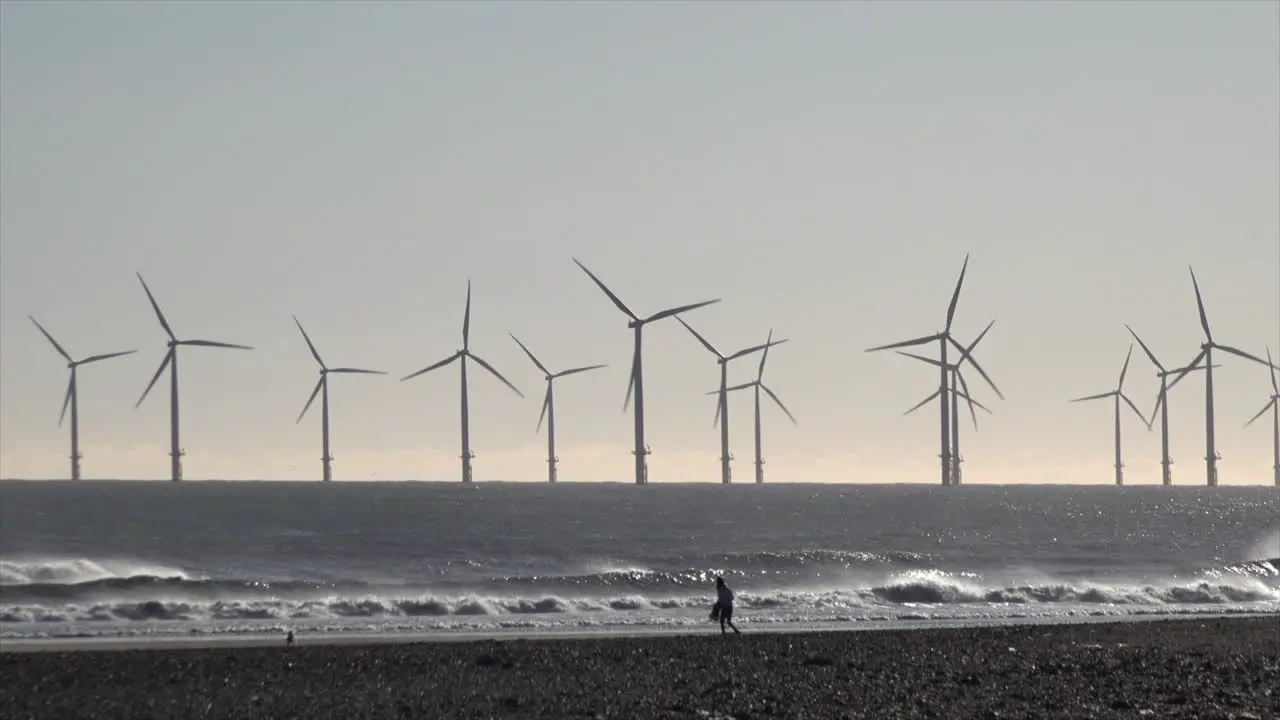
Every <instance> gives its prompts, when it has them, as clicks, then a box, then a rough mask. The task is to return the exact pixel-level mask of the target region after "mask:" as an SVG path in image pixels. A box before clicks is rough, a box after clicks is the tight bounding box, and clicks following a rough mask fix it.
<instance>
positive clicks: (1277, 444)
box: [1244, 348, 1280, 487]
mask: <svg viewBox="0 0 1280 720" xmlns="http://www.w3.org/2000/svg"><path fill="white" fill-rule="evenodd" d="M1267 364H1268V365H1269V366H1270V367H1269V368H1268V370H1270V372H1271V391H1272V393H1273V394H1272V396H1271V399H1270V400H1268V401H1267V404H1266V405H1264V406H1262V409H1261V410H1259V411H1258V414H1257V415H1254V416H1253V417H1252V418H1250V419H1249V422H1247V423H1245V424H1244V426H1245V427H1249V426H1250V425H1252V424H1253V421H1254V420H1257V419H1258V418H1260V417H1262V414H1263V413H1265V412H1266V411H1268V410H1270V411H1271V452H1272V455H1273V456H1274V460H1275V464H1274V465H1273V466H1272V467H1274V468H1275V473H1276V478H1275V479H1276V487H1280V383H1277V381H1276V367H1275V364H1274V363H1272V362H1271V348H1267Z"/></svg>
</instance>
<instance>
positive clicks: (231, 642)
mask: <svg viewBox="0 0 1280 720" xmlns="http://www.w3.org/2000/svg"><path fill="white" fill-rule="evenodd" d="M1261 618H1275V621H1276V624H1277V627H1278V628H1280V612H1275V611H1273V612H1268V611H1258V612H1221V613H1194V614H1181V615H1180V614H1158V613H1153V614H1134V615H1128V616H1115V615H1077V616H1061V617H1052V618H1048V617H1006V618H984V619H981V620H977V619H974V618H938V619H930V620H889V621H841V622H830V623H763V624H758V623H752V622H751V621H750V620H749V619H748V620H747V622H746V624H741V625H740V627H741V628H742V629H743V630H744V631H745V632H747V633H750V634H753V635H756V634H767V635H813V634H827V633H835V634H839V633H883V632H929V631H935V630H974V629H984V628H1006V627H1027V626H1032V627H1056V626H1061V625H1066V626H1074V625H1127V624H1139V623H1152V622H1195V621H1205V620H1253V619H1261ZM739 623H742V620H739ZM713 625H714V624H713V623H710V622H707V623H700V624H696V625H682V626H654V627H645V626H633V627H626V626H608V627H602V628H599V629H564V630H523V629H521V630H430V631H421V632H412V631H411V632H385V633H379V632H368V631H363V630H354V631H349V632H344V631H318V632H306V631H301V630H300V631H297V632H296V634H295V639H294V640H295V646H376V645H417V644H435V643H440V644H451V643H478V642H519V641H528V642H540V641H576V640H609V639H619V640H627V639H631V640H635V639H644V638H661V637H686V636H689V637H696V636H699V635H703V634H706V633H707V632H708V630H709V629H711V628H712V627H713ZM717 627H718V626H717ZM283 645H284V632H275V631H262V632H254V631H250V632H228V633H218V634H205V633H192V634H172V635H154V636H141V637H140V636H136V635H135V636H117V635H105V636H94V637H86V636H75V637H52V638H35V637H32V638H25V637H24V638H0V656H3V655H6V654H13V653H23V654H25V653H49V652H75V653H79V652H122V651H152V650H212V649H240V648H264V647H265V648H270V647H283Z"/></svg>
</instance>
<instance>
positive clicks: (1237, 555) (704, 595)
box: [0, 481, 1280, 642]
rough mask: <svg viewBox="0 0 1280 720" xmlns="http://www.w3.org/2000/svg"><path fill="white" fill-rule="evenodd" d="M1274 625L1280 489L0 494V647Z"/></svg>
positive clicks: (0, 489) (232, 487) (27, 487)
mask: <svg viewBox="0 0 1280 720" xmlns="http://www.w3.org/2000/svg"><path fill="white" fill-rule="evenodd" d="M717 576H723V577H724V578H725V580H726V581H727V582H728V584H729V585H730V586H731V587H732V588H733V589H734V591H735V592H736V594H737V600H736V609H735V621H736V622H737V623H738V624H739V626H740V627H742V628H743V630H744V631H749V630H751V629H815V628H831V629H835V628H853V629H858V628H871V627H901V626H923V625H929V626H937V625H947V624H962V625H963V624H967V625H973V624H993V623H994V624H999V623H1010V622H1061V621H1068V622H1071V621H1090V620H1101V619H1138V618H1150V617H1170V616H1189V615H1204V616H1207V615H1228V614H1259V613H1269V614H1280V490H1277V489H1276V488H1269V487H1251V488H1243V487H1239V488H1236V487H1218V488H1203V487H1200V488H1196V487H1172V488H1164V487H1125V488H1116V487H1109V486H1094V487H1081V486H982V485H967V486H961V487H953V488H943V487H934V486H928V485H910V484H904V485H818V484H790V483H787V484H783V483H777V484H765V485H754V484H738V485H730V486H722V485H718V484H717V485H712V484H652V485H647V486H643V487H637V486H634V485H631V484H623V483H616V484H614V483H598V484H587V483H562V484H558V485H549V484H532V483H476V484H472V485H462V484H461V483H420V482H379V483H375V482H349V483H343V482H335V483H327V484H322V483H300V482H292V483H289V482H245V481H237V482H230V481H228V482H207V481H195V482H183V483H168V482H141V481H82V482H74V483H73V482H62V481H58V482H54V481H4V482H0V640H5V641H9V642H12V641H15V640H31V641H46V642H47V641H50V640H51V639H57V638H78V639H84V638H127V639H129V640H130V641H131V642H145V641H148V640H152V639H155V640H162V639H172V638H178V637H183V638H190V637H192V636H196V637H204V638H211V639H212V638H218V637H223V638H235V637H244V636H264V635H271V634H276V633H284V632H286V631H289V630H293V631H295V632H297V633H304V634H305V633H313V634H323V635H327V636H332V635H339V636H343V635H345V636H350V637H358V636H368V635H410V636H441V637H444V636H449V635H474V634H487V635H500V636H502V635H522V634H523V635H530V634H536V635H539V636H545V635H548V634H550V635H554V634H556V633H579V634H580V633H614V634H636V633H645V632H664V631H695V630H700V631H706V632H712V631H714V632H718V631H719V630H718V627H715V626H713V625H712V623H711V622H710V620H709V618H708V614H709V611H710V606H711V603H712V602H713V599H714V596H715V590H714V586H713V583H714V579H715V578H716V577H717Z"/></svg>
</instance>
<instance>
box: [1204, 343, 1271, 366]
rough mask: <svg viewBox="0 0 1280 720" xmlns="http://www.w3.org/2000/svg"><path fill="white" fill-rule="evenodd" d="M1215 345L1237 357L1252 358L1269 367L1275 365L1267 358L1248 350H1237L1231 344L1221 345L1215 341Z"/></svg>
mask: <svg viewBox="0 0 1280 720" xmlns="http://www.w3.org/2000/svg"><path fill="white" fill-rule="evenodd" d="M1213 346H1214V347H1215V348H1217V349H1219V350H1222V351H1224V352H1229V353H1231V354H1232V355H1235V356H1236V357H1242V358H1244V359H1246V360H1252V361H1254V362H1256V363H1258V364H1259V365H1266V366H1267V367H1268V368H1270V367H1273V366H1272V365H1271V363H1269V362H1267V361H1266V360H1263V359H1262V358H1260V357H1258V356H1257V355H1250V354H1249V353H1247V352H1245V351H1243V350H1237V349H1236V348H1233V347H1230V346H1228V345H1219V344H1217V343H1214V345H1213Z"/></svg>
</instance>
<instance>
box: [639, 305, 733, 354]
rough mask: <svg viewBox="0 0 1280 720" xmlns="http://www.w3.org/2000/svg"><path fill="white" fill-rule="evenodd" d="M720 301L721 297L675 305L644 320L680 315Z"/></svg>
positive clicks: (649, 320)
mask: <svg viewBox="0 0 1280 720" xmlns="http://www.w3.org/2000/svg"><path fill="white" fill-rule="evenodd" d="M718 302H720V298H716V299H715V300H704V301H702V302H699V303H693V304H692V305H681V306H680V307H673V308H670V309H668V310H663V311H662V312H656V313H654V314H652V315H650V316H649V317H647V318H645V319H644V321H645V322H647V323H651V322H653V321H654V320H661V319H663V318H668V317H671V316H672V315H679V314H680V313H685V312H689V311H690V310H697V309H698V308H700V307H706V306H708V305H715V304H716V303H718ZM717 354H718V353H717Z"/></svg>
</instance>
